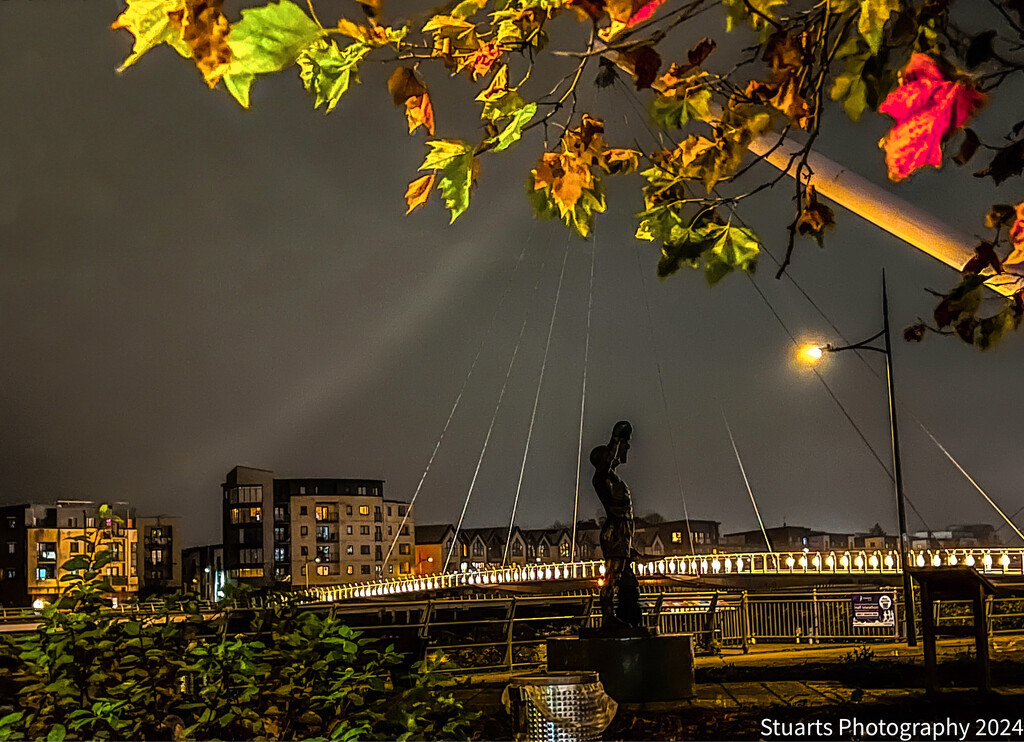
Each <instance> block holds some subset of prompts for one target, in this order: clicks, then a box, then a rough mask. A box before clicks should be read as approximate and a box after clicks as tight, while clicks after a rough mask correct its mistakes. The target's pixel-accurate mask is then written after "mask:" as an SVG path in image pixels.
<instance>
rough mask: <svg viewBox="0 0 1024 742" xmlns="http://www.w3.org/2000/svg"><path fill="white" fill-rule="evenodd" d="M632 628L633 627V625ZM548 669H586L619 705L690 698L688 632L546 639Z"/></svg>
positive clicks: (690, 639)
mask: <svg viewBox="0 0 1024 742" xmlns="http://www.w3.org/2000/svg"><path fill="white" fill-rule="evenodd" d="M634 630H635V629H634ZM547 653H548V670H592V671H595V672H597V673H598V675H599V676H600V678H601V684H602V685H603V686H604V690H605V692H606V693H607V694H608V695H609V696H611V697H612V698H614V699H615V700H616V701H617V702H618V703H620V704H647V703H665V702H667V701H681V700H684V699H687V698H693V696H694V695H695V693H694V662H693V635H692V634H663V635H660V636H610V635H607V634H602V635H599V636H582V635H581V636H579V637H551V638H549V639H548V640H547Z"/></svg>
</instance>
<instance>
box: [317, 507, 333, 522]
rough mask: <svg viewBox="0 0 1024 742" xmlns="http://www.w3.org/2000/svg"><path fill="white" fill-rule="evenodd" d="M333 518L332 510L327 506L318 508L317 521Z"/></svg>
mask: <svg viewBox="0 0 1024 742" xmlns="http://www.w3.org/2000/svg"><path fill="white" fill-rule="evenodd" d="M330 517H331V513H330V509H329V508H328V507H327V506H326V505H317V506H316V519H317V520H328V519H330Z"/></svg>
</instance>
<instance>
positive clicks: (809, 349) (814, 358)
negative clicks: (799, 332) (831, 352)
mask: <svg viewBox="0 0 1024 742" xmlns="http://www.w3.org/2000/svg"><path fill="white" fill-rule="evenodd" d="M823 355H825V352H824V351H823V350H822V348H821V346H820V345H817V344H815V343H805V344H804V345H801V346H800V349H799V350H798V351H797V354H796V356H797V359H798V360H799V361H800V362H801V363H805V364H807V365H808V366H813V365H814V364H815V363H817V362H818V361H820V360H821V357H822V356H823Z"/></svg>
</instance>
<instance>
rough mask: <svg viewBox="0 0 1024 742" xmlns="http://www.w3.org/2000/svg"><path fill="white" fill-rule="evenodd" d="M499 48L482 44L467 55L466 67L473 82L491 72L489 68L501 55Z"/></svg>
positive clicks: (494, 45) (495, 45)
mask: <svg viewBox="0 0 1024 742" xmlns="http://www.w3.org/2000/svg"><path fill="white" fill-rule="evenodd" d="M502 53H503V52H502V50H501V47H500V46H498V45H497V44H491V43H484V44H481V45H480V48H479V49H477V50H476V51H475V52H473V53H472V54H470V55H469V58H468V59H467V60H466V66H467V67H469V72H470V76H471V77H472V78H473V79H474V80H479V79H480V78H481V77H483V76H484V75H486V74H487V73H488V72H490V71H491V67H493V66H494V63H495V62H497V61H498V60H499V59H500V58H501V55H502Z"/></svg>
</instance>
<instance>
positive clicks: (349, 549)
mask: <svg viewBox="0 0 1024 742" xmlns="http://www.w3.org/2000/svg"><path fill="white" fill-rule="evenodd" d="M345 553H346V554H349V555H351V554H355V553H356V547H354V546H353V545H352V544H349V545H348V546H346V547H345Z"/></svg>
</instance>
